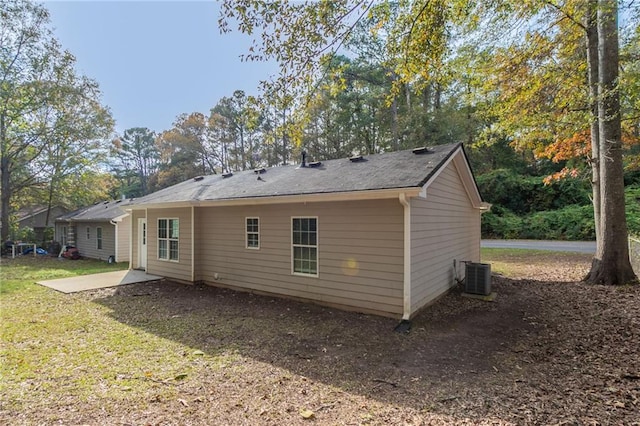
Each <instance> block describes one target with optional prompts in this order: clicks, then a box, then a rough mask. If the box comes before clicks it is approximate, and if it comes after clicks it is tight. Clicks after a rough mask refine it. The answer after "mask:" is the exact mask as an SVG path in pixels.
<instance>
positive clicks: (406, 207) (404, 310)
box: [398, 192, 411, 320]
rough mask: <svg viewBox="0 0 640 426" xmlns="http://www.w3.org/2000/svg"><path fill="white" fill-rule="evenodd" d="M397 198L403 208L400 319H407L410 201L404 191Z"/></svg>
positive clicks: (408, 304)
mask: <svg viewBox="0 0 640 426" xmlns="http://www.w3.org/2000/svg"><path fill="white" fill-rule="evenodd" d="M398 198H399V200H400V204H402V207H403V210H404V255H403V259H404V273H403V277H404V282H403V284H404V285H403V289H404V290H403V303H402V306H403V308H402V319H403V320H409V318H410V317H411V202H410V201H409V199H408V198H407V195H406V194H405V193H404V192H402V193H400V195H399V196H398Z"/></svg>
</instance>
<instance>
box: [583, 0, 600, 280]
mask: <svg viewBox="0 0 640 426" xmlns="http://www.w3.org/2000/svg"><path fill="white" fill-rule="evenodd" d="M597 11H598V0H589V3H588V5H587V19H586V22H585V30H586V42H587V67H588V84H589V102H590V109H591V124H590V130H591V189H592V192H593V218H594V228H595V234H596V253H595V256H594V259H593V262H594V263H595V262H596V259H602V231H601V228H602V225H601V223H600V222H601V217H600V205H601V203H602V201H601V198H600V138H599V135H598V132H599V129H598V20H597ZM594 269H595V268H594ZM590 276H591V273H589V274H588V275H587V276H586V277H585V280H586V281H589V279H590Z"/></svg>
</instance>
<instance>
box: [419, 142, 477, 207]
mask: <svg viewBox="0 0 640 426" xmlns="http://www.w3.org/2000/svg"><path fill="white" fill-rule="evenodd" d="M451 162H453V165H454V167H455V168H456V171H457V172H458V176H459V177H460V180H461V181H462V186H464V190H465V191H466V193H467V196H468V197H469V200H470V201H471V204H472V205H473V207H474V208H477V209H485V206H484V203H483V202H482V197H481V196H480V192H479V191H478V186H477V185H476V181H475V179H474V178H473V173H472V172H471V167H469V162H468V161H467V157H466V156H465V155H464V151H463V150H462V145H461V146H460V147H458V148H457V149H456V150H455V151H454V153H453V154H451V156H449V158H447V160H446V161H445V162H444V164H442V165H441V166H440V167H439V168H438V170H436V172H435V173H434V174H433V175H431V177H430V178H429V180H427V182H426V183H425V184H424V185H423V186H422V188H421V191H420V197H422V198H427V188H428V187H429V186H431V184H433V182H435V181H436V179H437V178H438V176H440V173H442V172H443V171H444V170H445V169H446V168H447V166H448V165H449V164H450V163H451Z"/></svg>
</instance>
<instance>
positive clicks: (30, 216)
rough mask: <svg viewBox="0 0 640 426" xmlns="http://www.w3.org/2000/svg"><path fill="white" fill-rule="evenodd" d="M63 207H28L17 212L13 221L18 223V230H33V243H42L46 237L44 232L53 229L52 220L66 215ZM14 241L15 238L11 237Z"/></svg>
mask: <svg viewBox="0 0 640 426" xmlns="http://www.w3.org/2000/svg"><path fill="white" fill-rule="evenodd" d="M67 212H68V210H67V209H65V208H64V207H60V206H53V207H51V209H49V207H47V206H30V207H25V208H22V209H20V210H18V211H17V212H16V214H15V219H16V221H17V222H18V229H19V230H20V229H24V228H31V229H33V238H34V241H37V242H43V241H44V240H45V237H46V235H45V234H46V230H47V229H48V228H52V227H53V221H54V218H55V217H57V216H60V215H63V214H65V213H67ZM11 239H16V236H15V235H14V236H11Z"/></svg>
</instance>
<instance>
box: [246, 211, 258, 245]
mask: <svg viewBox="0 0 640 426" xmlns="http://www.w3.org/2000/svg"><path fill="white" fill-rule="evenodd" d="M245 228H246V232H247V248H248V249H255V250H257V249H259V248H260V219H259V218H257V217H248V218H246V220H245Z"/></svg>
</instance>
